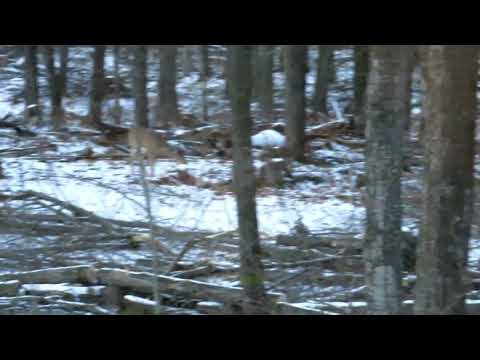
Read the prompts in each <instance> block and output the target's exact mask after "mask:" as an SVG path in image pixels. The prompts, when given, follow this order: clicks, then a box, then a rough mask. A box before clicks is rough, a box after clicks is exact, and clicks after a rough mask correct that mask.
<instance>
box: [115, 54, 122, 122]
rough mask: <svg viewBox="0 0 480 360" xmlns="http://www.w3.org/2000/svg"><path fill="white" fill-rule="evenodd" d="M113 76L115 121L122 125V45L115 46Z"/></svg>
mask: <svg viewBox="0 0 480 360" xmlns="http://www.w3.org/2000/svg"><path fill="white" fill-rule="evenodd" d="M113 62H114V64H113V77H114V79H115V105H114V121H115V124H117V125H120V123H121V122H122V113H121V107H120V81H121V80H120V46H119V45H114V46H113Z"/></svg>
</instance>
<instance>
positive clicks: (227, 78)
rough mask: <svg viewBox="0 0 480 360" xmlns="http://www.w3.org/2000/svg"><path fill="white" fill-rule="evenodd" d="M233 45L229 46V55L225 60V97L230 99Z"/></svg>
mask: <svg viewBox="0 0 480 360" xmlns="http://www.w3.org/2000/svg"><path fill="white" fill-rule="evenodd" d="M231 51H232V45H227V54H226V59H225V68H224V69H223V73H224V77H225V97H226V98H227V99H230V79H231V77H232V76H231V75H230V60H231V58H232V54H231Z"/></svg>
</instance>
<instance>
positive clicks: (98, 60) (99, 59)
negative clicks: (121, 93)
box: [89, 45, 106, 123]
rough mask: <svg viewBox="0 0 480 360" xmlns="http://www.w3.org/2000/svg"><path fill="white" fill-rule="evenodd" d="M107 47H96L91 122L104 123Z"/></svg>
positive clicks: (91, 94) (91, 97)
mask: <svg viewBox="0 0 480 360" xmlns="http://www.w3.org/2000/svg"><path fill="white" fill-rule="evenodd" d="M105 50H106V46H105V45H95V49H94V52H93V75H92V80H91V81H92V86H91V93H90V113H89V116H90V121H91V122H93V123H98V122H101V121H102V103H103V98H104V96H105V86H104V85H105V70H104V68H105Z"/></svg>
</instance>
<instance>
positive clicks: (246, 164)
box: [229, 45, 266, 306]
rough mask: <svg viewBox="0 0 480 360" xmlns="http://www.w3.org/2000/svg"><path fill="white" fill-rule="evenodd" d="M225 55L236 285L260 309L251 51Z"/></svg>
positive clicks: (237, 48)
mask: <svg viewBox="0 0 480 360" xmlns="http://www.w3.org/2000/svg"><path fill="white" fill-rule="evenodd" d="M229 55H230V59H229V62H230V71H229V74H230V76H231V77H230V80H229V81H230V92H231V106H232V110H233V160H234V168H233V179H234V187H235V192H236V198H237V210H238V224H239V233H240V263H241V266H240V281H241V283H242V285H243V287H244V289H245V292H246V294H247V296H248V298H249V300H250V301H251V302H253V303H254V304H257V305H260V306H261V305H263V304H264V302H265V299H266V296H265V288H264V272H263V266H262V262H261V248H260V241H259V238H258V225H257V209H256V201H255V194H256V182H255V170H254V167H253V159H252V149H251V132H252V120H251V116H250V99H251V91H252V90H251V89H252V79H251V76H252V74H251V47H250V46H249V45H230V51H229Z"/></svg>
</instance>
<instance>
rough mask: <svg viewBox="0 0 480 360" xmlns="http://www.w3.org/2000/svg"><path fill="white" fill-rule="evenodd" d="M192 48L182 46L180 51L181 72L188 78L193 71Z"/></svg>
mask: <svg viewBox="0 0 480 360" xmlns="http://www.w3.org/2000/svg"><path fill="white" fill-rule="evenodd" d="M193 46H194V45H183V49H182V72H183V76H190V75H191V74H192V72H193V71H194V67H193Z"/></svg>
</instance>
